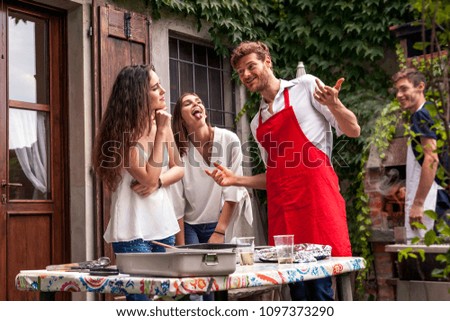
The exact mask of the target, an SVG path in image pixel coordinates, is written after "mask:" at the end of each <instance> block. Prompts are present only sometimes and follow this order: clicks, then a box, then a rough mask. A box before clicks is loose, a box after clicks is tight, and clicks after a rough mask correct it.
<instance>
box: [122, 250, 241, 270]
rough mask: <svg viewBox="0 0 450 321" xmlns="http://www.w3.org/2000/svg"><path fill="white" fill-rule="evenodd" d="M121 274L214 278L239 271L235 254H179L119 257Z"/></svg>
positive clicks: (177, 252) (179, 252)
mask: <svg viewBox="0 0 450 321" xmlns="http://www.w3.org/2000/svg"><path fill="white" fill-rule="evenodd" d="M116 264H117V268H118V269H119V271H120V272H121V273H126V274H134V275H148V276H170V277H186V276H215V275H228V274H232V273H234V271H236V254H235V253H233V252H219V251H217V252H214V251H199V250H196V251H189V250H179V251H175V252H166V253H117V254H116Z"/></svg>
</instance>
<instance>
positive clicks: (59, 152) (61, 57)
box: [0, 0, 71, 300]
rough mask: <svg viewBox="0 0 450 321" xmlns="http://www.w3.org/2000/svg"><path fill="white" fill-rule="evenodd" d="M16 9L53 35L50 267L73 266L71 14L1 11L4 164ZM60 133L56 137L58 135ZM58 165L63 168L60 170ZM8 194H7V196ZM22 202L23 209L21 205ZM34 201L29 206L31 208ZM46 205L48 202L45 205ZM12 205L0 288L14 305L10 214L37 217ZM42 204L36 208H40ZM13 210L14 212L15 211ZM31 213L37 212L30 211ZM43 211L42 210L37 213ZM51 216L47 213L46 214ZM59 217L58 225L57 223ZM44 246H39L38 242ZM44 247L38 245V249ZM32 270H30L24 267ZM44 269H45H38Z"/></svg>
mask: <svg viewBox="0 0 450 321" xmlns="http://www.w3.org/2000/svg"><path fill="white" fill-rule="evenodd" d="M9 9H14V10H15V11H16V10H17V11H20V12H23V13H25V14H30V15H33V16H38V17H39V16H42V17H45V19H48V33H49V44H48V48H49V53H48V55H49V56H48V59H49V105H50V106H51V107H53V108H54V106H57V107H58V106H59V108H56V110H50V112H49V124H50V147H51V149H50V150H51V154H50V159H49V161H50V163H49V164H50V166H49V169H51V174H50V178H51V195H52V198H51V200H50V201H47V203H48V202H52V203H53V205H52V206H51V212H52V213H57V215H56V216H55V214H53V216H52V221H51V224H50V228H51V249H50V251H51V258H50V260H51V262H48V263H49V264H55V263H64V262H69V260H70V255H71V248H70V243H71V242H70V213H69V211H68V210H69V208H70V207H69V206H68V205H69V194H68V191H69V186H70V185H69V184H70V182H69V175H68V173H69V166H68V161H69V157H68V155H69V154H68V152H69V151H68V116H67V115H68V109H67V108H68V107H67V106H68V81H67V79H68V68H67V26H66V23H67V12H66V11H65V10H61V9H57V8H53V7H50V6H46V5H43V4H38V3H34V2H30V1H26V0H25V1H8V0H4V1H3V6H2V8H1V9H0V25H1V27H2V29H3V31H4V32H3V33H2V35H1V37H2V38H0V42H2V44H4V45H2V50H1V52H0V74H2V75H5V76H6V77H1V80H0V104H1V105H3V106H2V107H1V108H0V119H4V120H5V122H4V124H5V126H0V145H1V146H4V151H3V152H2V153H0V162H1V164H7V162H8V149H6V146H8V138H7V133H8V129H7V128H8V110H9V97H8V83H7V81H6V79H7V77H8V65H7V59H8V57H7V54H8V53H7V41H8V40H7V36H8V31H7V26H8V11H9ZM55 130H56V132H55ZM54 165H57V168H55V167H54ZM7 169H8V166H1V167H0V177H3V178H5V179H7V180H9V177H8V175H9V173H8V171H7ZM5 192H6V191H5ZM20 203H22V204H20ZM31 203H32V202H29V204H31ZM44 203H45V201H44ZM11 204H13V205H11V206H9V204H1V203H0V208H1V212H2V214H3V213H4V215H2V217H1V218H0V220H1V221H0V226H1V230H0V270H2V272H1V273H0V284H2V285H4V286H2V288H3V289H4V290H1V291H0V300H8V299H9V298H8V289H7V287H8V286H7V285H9V284H11V280H8V279H7V276H8V274H9V273H8V271H7V270H6V268H7V266H8V265H7V261H6V259H7V255H8V253H7V251H8V250H7V249H8V244H7V239H6V236H7V230H8V222H7V217H8V213H12V214H13V213H22V212H29V213H32V212H33V210H31V211H30V210H29V209H28V210H27V206H28V204H27V202H26V201H25V202H20V201H16V200H15V201H13V202H12V203H11ZM35 204H36V203H33V205H35ZM10 207H12V209H11V210H10ZM30 209H31V208H30ZM35 211H38V212H39V205H38V208H37V209H36V210H35ZM44 212H45V211H44ZM55 217H56V221H55ZM37 244H38V243H37ZM37 246H38V245H37ZM24 268H27V267H24ZM34 268H42V267H34ZM61 298H68V296H61Z"/></svg>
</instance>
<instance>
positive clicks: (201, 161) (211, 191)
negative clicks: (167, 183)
mask: <svg viewBox="0 0 450 321" xmlns="http://www.w3.org/2000/svg"><path fill="white" fill-rule="evenodd" d="M172 127H173V132H174V135H175V142H176V144H177V147H178V151H179V153H180V155H181V156H182V160H183V162H184V166H185V175H184V177H183V179H182V180H181V181H179V182H177V183H176V184H174V185H173V186H172V188H171V190H172V192H173V193H172V198H173V203H174V208H175V213H176V214H177V216H178V218H179V224H180V228H181V231H180V233H179V234H178V235H177V244H196V243H224V242H230V241H231V239H232V238H233V237H238V236H251V235H253V234H254V232H253V228H252V223H253V214H252V207H251V202H250V197H249V194H248V192H247V190H246V189H245V188H242V187H221V186H219V185H218V184H215V182H214V181H213V180H211V179H210V178H209V176H208V175H207V174H206V173H205V169H208V170H210V169H213V168H214V165H213V163H214V162H220V163H221V164H222V165H224V166H226V167H228V168H229V169H230V170H232V171H233V172H235V173H242V165H241V163H242V151H241V144H240V141H239V138H238V137H237V135H236V134H235V133H233V132H231V131H229V130H226V129H222V128H219V127H212V126H211V125H210V124H209V121H208V118H207V114H206V109H205V106H204V105H203V102H202V100H201V99H200V97H199V96H198V95H197V94H195V93H184V94H183V95H181V97H180V98H179V99H178V101H177V103H176V105H175V108H174V111H173V126H172Z"/></svg>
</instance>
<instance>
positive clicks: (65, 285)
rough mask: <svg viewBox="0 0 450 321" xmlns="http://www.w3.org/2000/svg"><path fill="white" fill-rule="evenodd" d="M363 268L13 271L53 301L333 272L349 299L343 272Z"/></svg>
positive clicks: (196, 289) (270, 282)
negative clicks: (62, 295)
mask: <svg viewBox="0 0 450 321" xmlns="http://www.w3.org/2000/svg"><path fill="white" fill-rule="evenodd" d="M364 268H365V261H364V259H363V258H361V257H331V258H327V259H324V260H319V261H317V262H313V263H296V264H286V265H278V264H277V263H255V264H254V265H247V266H239V265H238V266H237V267H236V271H235V272H234V273H233V274H230V275H224V276H207V277H204V276H203V277H181V278H174V277H153V276H137V275H128V274H119V275H112V276H92V275H90V274H89V273H87V272H86V273H83V272H62V271H46V270H24V271H21V272H20V273H19V274H18V275H17V276H16V279H15V284H16V288H17V289H19V290H23V291H40V298H41V300H52V299H53V300H54V298H55V292H94V293H111V294H117V295H125V294H133V293H144V294H148V295H153V296H155V295H156V296H158V297H174V296H179V295H186V294H193V293H200V294H202V293H206V292H209V291H227V290H231V289H242V288H250V287H261V286H274V285H280V284H288V283H293V282H298V281H307V280H313V279H320V278H325V277H328V276H336V281H337V282H336V285H337V293H338V296H339V298H340V299H341V300H352V290H351V283H350V277H349V274H350V273H351V272H355V271H359V270H362V269H364ZM225 293H226V292H225ZM225 299H226V298H225Z"/></svg>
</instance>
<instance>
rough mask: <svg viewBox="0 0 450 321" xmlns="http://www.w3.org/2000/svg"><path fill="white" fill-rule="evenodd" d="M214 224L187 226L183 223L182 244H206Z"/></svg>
mask: <svg viewBox="0 0 450 321" xmlns="http://www.w3.org/2000/svg"><path fill="white" fill-rule="evenodd" d="M216 226H217V222H216V223H206V224H189V223H186V222H185V223H184V242H185V243H186V244H198V243H208V240H209V238H210V237H211V235H212V234H213V232H214V230H215V228H216Z"/></svg>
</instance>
